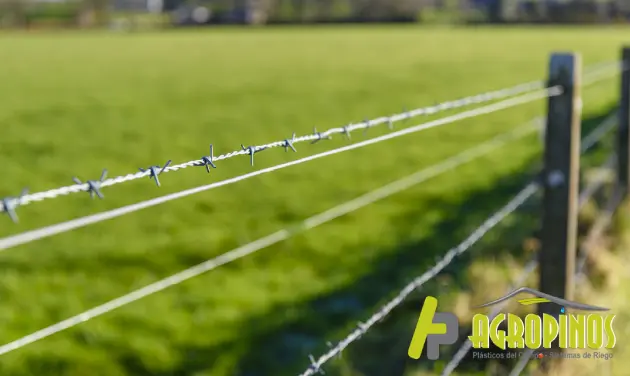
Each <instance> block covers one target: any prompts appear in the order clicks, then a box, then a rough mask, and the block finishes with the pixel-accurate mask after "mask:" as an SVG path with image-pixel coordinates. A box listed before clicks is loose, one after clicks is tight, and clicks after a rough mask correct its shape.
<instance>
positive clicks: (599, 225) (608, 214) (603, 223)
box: [509, 153, 620, 376]
mask: <svg viewBox="0 0 630 376" xmlns="http://www.w3.org/2000/svg"><path fill="white" fill-rule="evenodd" d="M615 157H616V155H615V154H614V153H613V154H612V155H611V156H610V157H609V159H608V160H607V161H606V162H605V163H604V164H603V165H602V166H601V167H600V168H609V167H610V166H612V165H614V162H615ZM602 175H603V174H600V178H599V179H596V181H598V183H597V184H596V185H594V186H593V187H592V188H591V189H590V192H593V193H594V192H595V191H596V190H597V189H599V188H600V187H601V185H600V184H599V182H602V183H603V182H605V180H606V179H605V177H604V176H602ZM591 195H592V193H591ZM619 197H620V196H618V193H617V192H615V193H614V194H613V198H611V200H610V201H609V202H610V203H611V204H610V206H608V207H607V209H606V210H605V211H604V213H602V214H601V215H600V216H599V217H598V219H597V220H596V221H595V223H594V224H593V226H592V227H591V229H590V231H589V234H588V235H587V239H591V240H587V242H591V241H592V239H593V238H595V237H599V236H600V235H601V233H602V232H603V231H604V229H605V228H606V227H607V226H608V225H609V224H610V221H611V220H612V217H613V215H614V212H615V209H616V208H617V205H618V204H619ZM580 249H582V252H581V253H580V256H579V260H578V263H577V264H578V265H577V268H576V271H575V283H580V282H582V281H583V278H584V271H583V269H584V266H585V264H586V260H587V257H588V251H589V248H588V247H584V245H582V246H581V247H580ZM535 351H536V350H535V349H529V348H528V349H526V350H525V352H524V354H523V356H522V357H521V358H520V359H519V360H518V362H517V363H516V365H515V366H514V368H513V369H512V371H511V372H510V374H509V376H519V375H520V374H521V373H522V372H523V371H524V370H525V368H526V367H527V364H529V361H530V360H531V356H532V354H534V352H535Z"/></svg>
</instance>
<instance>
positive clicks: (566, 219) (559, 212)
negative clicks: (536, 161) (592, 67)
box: [538, 53, 582, 351]
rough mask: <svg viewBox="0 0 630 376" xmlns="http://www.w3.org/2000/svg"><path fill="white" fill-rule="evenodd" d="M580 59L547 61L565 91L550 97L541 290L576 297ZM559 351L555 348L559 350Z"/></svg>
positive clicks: (550, 309)
mask: <svg viewBox="0 0 630 376" xmlns="http://www.w3.org/2000/svg"><path fill="white" fill-rule="evenodd" d="M581 70H582V69H581V58H580V55H578V54H573V53H554V54H552V55H551V59H550V62H549V87H554V86H560V87H562V90H563V92H562V94H560V95H557V96H552V97H549V102H548V109H547V111H548V112H547V129H546V132H545V151H544V169H543V175H542V178H543V184H544V198H543V208H542V211H543V213H542V231H541V252H540V254H539V262H540V264H539V268H540V269H539V270H540V291H542V292H545V293H547V294H551V295H553V296H557V297H560V298H564V299H568V300H571V299H573V277H574V274H575V254H576V245H577V244H576V243H577V213H578V205H577V204H578V190H579V180H578V179H579V171H580V132H581V112H582V111H581V110H582V108H581V107H582V103H581V97H580V92H581V90H580V77H581V74H582V72H581ZM560 308H561V307H559V306H557V305H555V304H552V303H545V304H540V305H539V308H538V309H539V314H543V313H546V314H549V315H553V316H556V317H557V316H558V315H559V314H560ZM556 351H557V349H556Z"/></svg>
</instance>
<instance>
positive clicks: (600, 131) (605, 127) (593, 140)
mask: <svg viewBox="0 0 630 376" xmlns="http://www.w3.org/2000/svg"><path fill="white" fill-rule="evenodd" d="M616 120H617V114H616V113H614V114H612V115H610V116H609V117H607V118H606V119H605V120H604V121H602V122H601V123H600V124H599V125H598V126H597V127H596V128H595V129H594V130H593V131H591V133H589V134H588V135H587V136H586V137H584V138H583V139H582V141H581V145H580V153H586V152H587V151H588V150H590V148H592V147H593V146H594V145H595V144H597V143H598V142H599V141H600V140H601V139H602V138H603V137H604V136H606V134H608V132H610V130H611V129H613V127H614V126H615V125H616ZM609 163H610V162H608V164H609ZM608 164H604V165H603V166H602V167H607V166H608ZM600 180H601V179H598V180H596V181H600ZM591 189H592V188H591ZM589 197H590V195H589V194H588V193H587V194H586V195H580V198H579V204H578V205H579V206H580V207H581V206H582V205H583V204H584V203H585V202H586V201H587V200H588V198H589ZM537 265H538V261H537V258H536V256H534V258H533V259H532V260H530V261H529V262H528V263H527V264H526V265H525V267H524V270H523V272H522V274H521V276H520V277H519V278H518V279H517V281H518V282H516V283H514V286H518V285H520V284H522V283H523V281H524V280H525V279H526V278H527V277H528V276H529V274H531V273H532V271H533V270H534V269H535V267H536V266H537ZM510 291H511V290H510ZM506 304H507V302H505V303H501V304H499V305H497V306H496V308H495V309H494V310H493V311H491V317H492V318H494V317H495V316H496V315H497V314H499V313H500V312H501V310H502V309H503V308H504V306H505V305H506ZM471 348H472V342H470V341H465V342H464V343H463V344H462V346H461V347H460V348H459V349H458V351H457V352H456V353H455V354H454V355H453V358H452V359H451V360H450V361H449V363H448V364H447V365H446V366H445V368H444V370H443V371H442V374H441V376H448V375H450V374H451V373H452V372H453V371H455V369H456V368H457V366H458V365H459V364H460V362H461V361H462V360H463V359H464V357H465V356H466V354H467V353H468V351H470V349H471Z"/></svg>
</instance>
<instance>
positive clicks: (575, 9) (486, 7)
mask: <svg viewBox="0 0 630 376" xmlns="http://www.w3.org/2000/svg"><path fill="white" fill-rule="evenodd" d="M629 15H630V5H629V4H628V2H627V1H623V0H530V1H524V0H515V1H507V0H213V1H210V0H208V1H205V0H2V2H0V16H1V18H0V20H1V21H2V23H1V25H2V26H3V27H25V28H39V27H81V28H90V27H109V28H112V29H136V28H151V27H153V28H156V27H160V28H161V27H179V26H191V25H197V26H198V25H216V24H249V25H258V24H270V25H272V24H292V23H293V24H296V23H364V22H375V23H377V22H381V23H383V22H386V23H392V22H400V23H405V22H408V23H413V22H417V23H423V24H435V23H448V22H451V23H468V24H471V23H472V24H474V23H492V24H506V23H507V24H515V23H530V24H531V23H534V24H550V23H562V24H571V23H594V24H597V23H623V22H626V21H627V19H628V17H629Z"/></svg>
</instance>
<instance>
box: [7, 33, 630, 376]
mask: <svg viewBox="0 0 630 376" xmlns="http://www.w3.org/2000/svg"><path fill="white" fill-rule="evenodd" d="M0 39H1V45H2V48H0V166H2V175H0V196H6V195H16V194H18V193H19V192H20V190H21V189H22V188H23V187H29V188H30V190H31V192H37V191H42V190H47V189H50V188H54V187H57V186H62V185H70V184H72V180H71V178H72V177H73V176H77V177H79V178H80V179H82V180H85V179H97V178H98V176H99V175H100V172H101V170H102V169H103V168H107V169H108V170H109V175H110V176H116V175H124V174H127V173H132V172H135V171H137V169H138V167H147V166H150V165H152V164H159V165H162V164H163V163H164V162H165V161H166V160H168V159H172V160H173V162H174V163H180V162H183V161H188V160H192V159H196V158H200V157H201V156H202V155H206V154H207V152H208V147H209V144H210V143H212V144H214V150H215V154H217V155H218V154H223V153H226V152H230V151H233V150H237V149H240V145H241V144H244V145H245V146H248V145H255V144H262V143H267V142H270V141H276V140H281V139H285V138H288V137H290V136H291V134H292V133H293V132H296V133H297V134H298V135H301V134H307V133H311V132H312V130H313V127H317V129H318V130H320V131H322V130H325V129H328V128H332V127H338V126H343V125H345V124H348V123H350V122H358V121H362V120H363V119H365V118H374V117H378V116H382V115H388V114H392V113H397V112H400V111H402V110H403V108H408V109H410V108H416V107H422V106H427V105H431V104H434V103H437V102H441V101H445V100H451V99H456V98H460V97H463V96H468V95H472V94H477V93H480V92H485V91H489V90H494V89H499V88H502V87H505V86H511V85H515V84H518V83H521V82H526V81H531V80H537V79H542V78H544V76H545V74H546V70H547V61H548V57H549V53H550V52H551V51H579V52H581V53H582V54H583V60H584V64H585V65H589V64H593V63H597V62H602V61H607V60H613V59H616V58H617V57H618V56H619V53H620V52H619V51H620V47H621V46H622V45H623V43H624V42H627V41H628V40H630V30H627V29H621V28H610V29H596V28H584V29H577V28H557V29H555V28H539V29H535V28H531V29H484V28H470V29H428V28H419V27H407V28H402V27H401V28H394V27H372V28H367V27H365V28H363V27H362V28H359V27H339V28H324V27H321V28H320V27H317V28H286V29H283V28H269V29H261V28H252V29H215V30H199V31H177V32H155V33H146V34H142V33H135V34H134V33H132V34H116V33H111V34H108V33H87V32H86V33H84V34H78V33H76V34H75V33H55V34H43V33H32V34H19V33H17V34H16V33H11V34H3V35H0ZM617 88H618V80H617V79H612V80H608V81H606V82H604V83H601V84H598V85H594V86H591V87H589V88H588V89H585V92H584V100H585V105H584V118H585V119H586V120H589V122H590V123H587V124H591V125H592V124H594V123H596V122H597V121H598V120H600V119H601V118H602V117H603V116H605V115H607V114H608V112H609V111H610V110H611V108H612V106H614V105H615V101H616V100H617V99H616V98H617V90H618V89H617ZM545 108H546V103H545V101H543V100H541V101H537V102H534V103H532V104H528V105H522V106H519V107H517V108H513V109H509V110H502V111H500V112H497V113H494V114H491V115H485V116H482V117H478V118H475V119H471V120H466V121H461V122H457V123H453V124H450V125H446V126H443V127H439V128H435V129H431V130H427V131H423V132H420V133H417V134H413V135H408V136H405V137H400V138H396V139H393V140H389V141H386V142H382V143H379V144H376V145H372V146H368V147H365V148H361V149H358V150H354V151H349V152H346V153H342V154H339V155H335V156H330V157H326V158H323V159H319V160H316V161H312V162H308V163H305V164H302V165H299V166H294V167H290V168H287V169H283V170H281V171H278V172H275V173H272V174H267V175H263V176H260V177H256V178H252V179H249V180H246V181H243V182H240V183H237V184H234V185H229V186H226V187H222V188H218V189H215V190H211V191H208V192H205V193H201V194H198V195H194V196H191V197H188V198H185V199H181V200H176V201H172V202H169V203H166V204H164V205H160V206H157V207H154V208H150V209H146V210H143V211H140V212H137V213H134V214H131V215H127V216H124V217H123V218H118V219H115V220H111V221H107V222H103V223H100V224H97V225H93V226H89V227H87V228H83V229H79V230H76V231H72V232H69V233H65V234H62V235H58V236H54V237H51V238H48V239H44V240H41V241H37V242H33V243H31V244H29V245H26V246H20V247H16V248H14V249H9V250H7V251H4V252H2V254H0V270H2V272H1V273H0V302H1V303H0V343H6V342H9V341H11V340H14V339H16V338H19V337H21V336H23V335H26V334H28V333H31V332H33V331H36V330H38V329H40V328H43V327H45V326H48V325H50V324H52V323H54V322H57V321H59V320H62V319H65V318H67V317H69V316H72V315H74V314H77V313H79V312H81V311H83V310H86V309H88V308H91V307H93V306H95V305H98V304H101V303H103V302H106V301H108V300H110V299H113V298H115V297H117V296H119V295H122V294H125V293H127V292H129V291H131V290H133V289H136V288H140V287H142V286H144V285H146V284H149V283H151V282H153V281H156V280H158V279H160V278H163V277H166V276H168V275H171V274H173V273H175V272H177V271H180V270H182V269H185V268H187V267H190V266H193V265H195V264H197V263H199V262H202V261H204V260H206V259H209V258H212V257H214V256H217V255H220V254H222V253H225V252H227V251H229V250H231V249H234V248H235V247H237V246H239V245H242V244H246V243H248V242H250V241H253V240H255V239H257V238H259V237H262V236H264V235H267V234H269V233H272V232H274V231H277V230H279V229H282V228H285V227H287V226H291V225H292V224H294V223H295V222H296V221H300V220H302V219H305V218H307V217H309V216H311V215H314V214H317V213H319V212H321V211H324V210H326V209H328V208H330V207H332V206H334V205H337V204H340V203H342V202H344V201H347V200H349V199H352V198H355V197H357V196H359V195H361V194H363V193H366V192H368V191H370V190H372V189H375V188H377V187H380V186H382V185H384V184H386V183H388V182H391V181H393V180H396V179H399V178H402V177H404V176H406V175H408V174H410V173H413V172H415V171H418V170H420V169H422V168H425V167H427V166H430V165H432V164H435V163H437V162H439V161H440V160H442V159H444V158H447V157H448V156H451V155H454V154H456V153H458V152H460V151H462V150H464V149H466V148H470V147H472V146H474V145H475V144H477V143H479V142H482V141H484V140H486V139H489V138H490V137H492V136H494V135H497V134H499V133H502V132H505V131H507V130H509V129H511V128H513V127H516V126H518V125H521V124H523V123H525V122H527V121H528V120H530V119H532V118H534V117H536V116H539V115H541V114H543V113H544V111H545ZM452 113H454V111H450V112H444V113H442V114H439V115H435V116H431V117H423V118H415V119H411V120H408V121H406V122H401V123H397V124H396V127H397V128H402V127H406V126H411V125H415V124H419V123H422V122H425V121H427V120H430V119H434V118H437V117H438V116H443V115H445V114H452ZM387 131H388V130H387V127H386V126H381V127H379V128H374V129H371V130H370V131H369V132H367V134H363V133H361V132H356V133H354V134H353V136H352V137H353V138H352V140H351V141H347V140H345V139H344V138H343V137H342V136H337V137H334V138H333V139H332V140H329V141H322V142H319V143H317V144H314V145H310V144H308V143H301V144H297V145H296V148H297V153H292V152H290V151H289V152H288V153H285V152H284V151H283V149H282V148H277V149H273V150H266V151H263V152H260V153H257V154H256V157H255V166H254V167H251V166H250V165H249V158H248V157H247V156H241V157H238V158H233V159H230V160H226V161H220V162H217V163H216V164H217V167H218V168H217V169H216V170H212V171H211V172H210V174H207V173H206V171H205V169H203V168H189V169H186V170H182V171H177V172H171V173H168V174H164V175H162V176H160V181H161V182H162V187H161V188H158V187H156V186H155V184H154V183H153V181H150V180H149V179H148V178H146V179H142V180H137V181H134V182H130V183H125V184H121V185H117V186H113V187H110V188H107V189H104V190H103V193H104V194H105V199H104V200H102V201H101V200H94V201H93V200H90V198H89V196H88V194H87V193H80V194H72V195H69V196H65V197H61V198H57V199H54V200H47V201H43V202H37V203H33V204H30V205H28V206H25V207H23V208H20V209H19V210H18V215H19V216H20V220H21V221H20V223H19V224H13V223H12V222H11V221H10V220H9V219H8V218H6V217H0V236H2V237H3V236H7V235H10V234H14V233H18V232H21V231H24V230H27V229H33V228H37V227H40V226H42V225H46V224H52V223H56V222H59V221H63V220H67V219H71V218H76V217H80V216H84V215H88V214H92V213H96V212H99V211H103V210H107V209H111V208H116V207H119V206H122V205H126V204H130V203H134V202H138V201H142V200H146V199H150V198H152V197H158V196H161V195H164V194H167V193H170V192H175V191H178V190H182V189H186V188H191V187H195V186H199V185H204V184H207V183H209V182H213V181H219V180H222V179H225V178H228V177H232V176H236V175H239V174H242V173H245V172H248V171H252V170H254V169H259V168H264V167H268V166H271V165H274V164H278V163H281V162H285V161H290V160H293V159H295V158H299V157H303V156H307V155H309V154H312V153H317V152H321V151H324V150H328V149H331V148H334V147H339V146H342V145H346V144H347V143H348V142H352V141H356V140H362V139H366V138H368V137H373V136H376V135H379V134H383V133H385V132H387ZM540 149H541V144H540V141H539V136H538V135H537V134H532V135H531V136H529V137H526V138H524V139H522V140H520V141H517V142H514V143H512V144H510V145H509V146H508V147H505V148H502V149H501V150H499V151H496V152H493V153H492V154H490V155H488V156H487V157H484V158H480V159H478V160H476V161H474V162H472V163H469V164H467V165H465V166H463V167H461V168H458V169H456V170H453V171H451V172H449V173H447V174H444V175H442V176H440V177H437V178H434V179H432V180H430V181H428V182H426V183H424V184H422V185H419V186H417V187H414V188H412V189H409V190H407V191H405V192H404V193H401V194H397V195H395V196H392V197H391V198H388V199H385V200H383V201H380V202H378V203H375V204H373V205H370V206H368V207H366V208H363V209H361V210H358V211H356V212H355V213H353V214H351V215H347V216H344V217H342V218H339V219H337V220H334V221H332V222H330V223H328V224H325V225H322V226H320V227H318V228H316V229H314V230H311V231H308V232H305V233H301V234H297V235H295V236H294V237H293V238H291V239H290V240H288V241H285V242H281V243H280V244H277V245H275V246H272V247H269V248H266V249H264V250H261V251H260V252H258V253H256V254H254V255H251V256H249V257H247V258H246V259H243V260H240V261H236V262H233V263H231V264H229V265H226V266H224V267H221V268H219V269H217V270H214V271H211V272H209V273H207V274H205V275H203V276H200V277H198V278H195V279H193V280H190V281H188V282H185V283H183V284H181V285H179V286H176V287H173V288H170V289H168V290H166V291H163V292H160V293H158V294H155V295H153V296H151V297H149V298H146V299H143V300H141V301H138V302H136V303H133V304H130V305H128V306H126V307H124V308H122V309H119V310H116V311H114V312H111V313H109V314H107V315H104V316H102V317H100V318H97V319H94V320H93V321H89V322H87V323H83V324H81V325H79V326H77V327H75V328H72V329H69V330H66V331H64V332H62V333H59V334H56V335H54V336H51V337H49V338H47V339H44V340H42V341H39V342H37V343H35V344H32V345H29V346H27V347H25V348H22V349H19V350H16V351H14V352H11V353H9V354H6V355H4V356H2V357H0V374H1V375H11V376H23V375H24V376H26V375H29V376H31V375H36V376H48V375H51V376H52V375H69V376H88V375H89V376H101V375H102V376H120V375H139V376H144V375H155V376H157V375H159V376H166V375H195V376H201V375H204V376H210V375H212V376H228V375H229V376H234V375H239V376H285V375H287V376H288V375H296V374H298V373H299V372H301V371H303V370H304V369H305V368H306V367H307V366H308V354H313V355H315V356H317V355H319V354H320V353H322V352H323V351H325V350H326V349H327V346H326V341H331V342H333V343H334V342H335V341H336V340H338V339H341V338H342V337H343V336H345V335H346V334H347V333H348V332H349V331H350V330H351V329H353V328H354V327H355V326H356V323H357V322H358V321H359V320H364V319H366V318H367V317H368V316H369V315H370V314H371V313H372V312H373V311H374V310H375V309H376V308H377V307H378V306H379V305H380V304H382V303H383V302H385V301H386V299H388V298H391V297H392V296H393V295H392V294H394V293H395V292H396V291H397V290H398V289H400V288H401V287H402V286H403V285H404V284H406V283H407V282H408V281H409V280H410V278H412V277H413V276H415V275H418V274H421V273H422V272H423V271H425V270H426V269H427V268H428V267H429V266H430V265H431V264H433V263H434V262H435V259H436V257H438V256H440V255H441V254H443V253H444V252H446V251H447V250H448V249H449V248H450V247H452V246H454V245H456V244H457V243H458V242H460V241H461V240H463V239H464V237H465V236H466V235H467V234H468V233H469V232H470V231H472V230H473V229H474V228H475V227H476V226H477V225H479V224H480V223H481V221H482V220H483V219H484V218H485V217H486V216H488V215H489V214H490V213H492V212H493V211H495V210H496V209H498V208H499V207H500V206H502V205H503V203H504V202H506V201H507V200H508V199H509V198H510V197H511V196H512V195H513V194H515V193H516V192H517V191H518V190H519V189H520V188H521V186H523V185H524V183H525V181H526V180H527V179H528V176H527V175H526V174H524V173H525V172H527V171H529V172H531V171H532V166H534V165H535V163H536V162H537V161H539V160H540ZM534 221H535V218H534V219H532V220H531V221H530V222H528V225H527V226H529V227H527V226H525V225H524V226H523V227H519V228H517V229H516V230H515V229H512V231H516V233H517V234H518V236H511V237H509V238H508V239H506V238H504V237H501V236H500V235H501V232H500V231H497V232H493V233H492V234H490V236H489V239H490V240H491V241H493V243H488V245H487V246H485V247H477V248H475V251H474V253H473V254H471V256H472V255H474V256H475V259H476V260H483V262H484V263H485V264H483V265H487V266H486V267H484V268H487V269H484V270H487V271H488V272H489V271H491V270H493V271H494V273H495V274H496V273H498V275H499V277H497V280H501V281H503V280H505V279H506V278H504V277H505V275H504V274H501V273H504V272H503V271H502V270H504V268H503V266H505V265H508V264H509V265H519V264H520V263H521V262H522V260H523V259H524V257H525V256H524V255H523V254H522V251H520V249H521V247H520V245H521V243H520V242H521V240H522V239H523V237H524V236H525V235H531V233H530V232H529V229H530V228H535V222H534ZM490 240H489V241H490ZM510 250H514V252H511V255H510V252H509V251H510ZM508 256H509V257H508ZM508 259H509V260H512V261H509V260H508ZM506 260H507V261H506ZM477 262H481V261H477ZM469 264H470V259H467V258H466V257H464V258H463V259H462V261H461V262H460V263H459V264H458V265H456V267H454V268H451V269H449V271H448V273H446V274H444V275H443V276H441V277H440V278H439V279H438V282H437V283H434V284H432V285H431V286H430V291H432V292H433V293H435V294H440V295H439V296H444V297H445V299H447V300H445V302H449V301H452V302H454V301H455V300H456V296H457V294H458V293H460V292H462V291H466V290H470V289H472V288H473V286H475V283H476V280H475V278H473V277H471V276H470V275H469V274H470V273H469V270H468V265H469ZM488 265H489V266H488ZM494 267H496V268H494ZM493 268H494V269H493ZM495 269H496V270H495ZM497 283H499V282H497ZM427 291H429V290H427ZM423 292H426V291H423ZM420 296H421V294H418V296H415V295H414V297H413V299H412V300H410V301H409V303H408V304H406V305H404V306H403V307H400V309H399V310H395V311H394V312H393V313H392V316H391V318H389V319H388V320H386V321H384V322H383V323H381V324H379V325H378V326H377V327H376V328H375V329H374V331H373V332H372V333H371V334H368V335H366V336H365V337H364V338H362V339H361V340H360V341H358V342H357V343H355V344H353V345H351V346H350V348H349V349H348V351H347V352H345V353H344V357H343V359H342V360H335V361H333V362H332V363H331V366H329V367H328V368H326V370H327V374H328V375H331V374H332V375H335V374H338V375H370V376H372V375H374V376H390V375H391V376H395V375H407V374H410V372H411V373H413V372H416V371H417V368H418V365H419V364H420V363H421V362H414V361H411V360H409V359H408V358H407V355H406V353H407V346H408V344H409V340H410V338H411V334H412V328H413V324H414V322H413V321H414V320H415V317H414V315H415V314H416V312H417V308H418V307H419V305H418V303H419V301H420V300H419V299H420ZM448 297H450V298H448ZM414 299H415V300H414ZM453 304H454V303H453ZM447 308H448V306H446V307H444V308H441V309H447ZM422 365H423V367H424V368H426V367H425V366H426V362H422ZM436 366H439V365H436ZM463 369H466V368H463ZM473 371H475V370H473V369H470V370H469V372H473ZM477 371H479V372H481V371H480V370H477Z"/></svg>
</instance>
